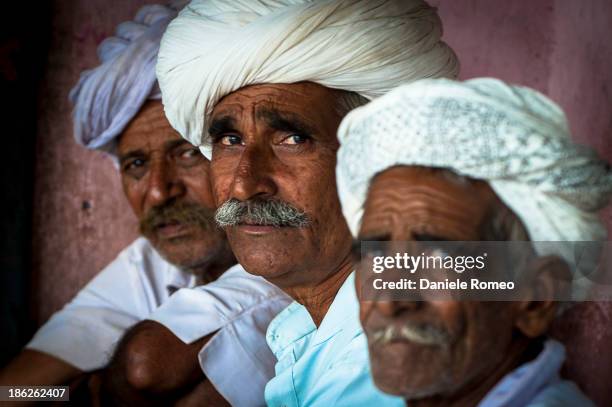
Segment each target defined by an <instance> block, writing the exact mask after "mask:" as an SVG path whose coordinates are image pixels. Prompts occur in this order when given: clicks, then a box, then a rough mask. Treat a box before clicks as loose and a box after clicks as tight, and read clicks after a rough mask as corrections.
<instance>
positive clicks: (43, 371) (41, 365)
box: [0, 349, 83, 407]
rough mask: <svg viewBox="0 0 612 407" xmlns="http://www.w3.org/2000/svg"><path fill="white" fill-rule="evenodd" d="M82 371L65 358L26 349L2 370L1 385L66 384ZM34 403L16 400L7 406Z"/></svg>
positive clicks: (0, 372) (23, 406)
mask: <svg viewBox="0 0 612 407" xmlns="http://www.w3.org/2000/svg"><path fill="white" fill-rule="evenodd" d="M82 373H83V372H81V371H80V370H79V369H77V368H76V367H74V366H72V365H70V364H68V363H66V362H64V361H63V360H60V359H58V358H55V357H53V356H50V355H47V354H45V353H42V352H38V351H35V350H29V349H24V350H23V351H21V353H20V354H19V355H17V356H16V357H15V359H13V360H12V361H11V362H10V363H9V364H8V365H6V366H5V367H4V369H2V370H0V386H54V385H55V386H56V385H65V384H67V383H69V382H71V381H72V380H74V379H76V378H77V377H78V376H80V375H81V374H82ZM34 403H35V402H31V403H29V402H25V401H16V402H14V404H11V403H7V404H6V406H11V405H15V406H22V407H25V406H28V405H33V404H34ZM3 405H4V404H3Z"/></svg>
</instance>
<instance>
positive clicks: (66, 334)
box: [26, 238, 290, 405]
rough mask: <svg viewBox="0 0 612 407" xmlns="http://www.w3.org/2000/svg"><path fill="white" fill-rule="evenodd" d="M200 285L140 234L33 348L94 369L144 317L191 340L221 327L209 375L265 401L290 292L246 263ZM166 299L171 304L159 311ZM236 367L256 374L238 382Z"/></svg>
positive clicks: (204, 361) (206, 367)
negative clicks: (273, 335)
mask: <svg viewBox="0 0 612 407" xmlns="http://www.w3.org/2000/svg"><path fill="white" fill-rule="evenodd" d="M194 286H195V277H194V276H193V275H190V274H188V273H185V272H183V271H181V270H179V269H178V268H177V267H175V266H173V265H172V264H170V263H168V262H167V261H165V260H164V259H163V258H162V257H161V256H160V255H159V254H158V253H157V252H156V251H155V249H154V248H153V247H152V246H151V244H150V243H149V242H148V241H147V240H146V239H144V238H139V239H137V240H135V241H134V242H133V243H132V244H131V245H130V246H128V247H127V248H126V249H124V250H123V251H122V252H121V253H120V254H119V256H118V257H117V258H116V259H115V260H114V261H113V262H112V263H110V264H109V265H108V266H107V267H106V268H104V270H102V271H101V272H100V273H99V274H98V275H97V276H96V277H95V278H94V279H93V280H92V281H90V282H89V283H88V284H87V285H86V286H85V287H84V288H83V289H82V290H81V291H80V292H79V293H78V294H77V295H76V297H75V298H74V299H73V300H72V301H71V302H69V303H68V304H67V305H66V306H64V308H63V309H62V310H60V311H58V312H56V313H55V314H54V315H53V316H52V317H51V318H50V319H49V321H47V323H45V324H44V325H43V326H42V327H41V328H40V329H39V330H38V332H36V334H35V335H34V338H33V339H32V340H31V341H30V343H28V344H27V345H26V348H28V349H32V350H37V351H40V352H43V353H47V354H49V355H52V356H54V357H56V358H59V359H61V360H63V361H65V362H67V363H69V364H71V365H73V366H75V367H77V368H79V369H80V370H83V371H92V370H96V369H99V368H102V367H104V366H106V364H108V362H109V361H110V358H111V356H112V354H113V352H114V349H115V346H116V344H117V343H118V341H119V340H120V339H121V337H122V336H123V334H124V333H125V332H126V331H127V330H128V329H129V328H130V327H131V326H132V325H134V324H136V323H137V322H140V321H142V320H144V319H153V320H155V321H158V322H160V323H162V324H163V325H165V326H167V327H168V328H169V329H171V330H172V331H173V332H174V333H175V334H176V335H177V336H178V337H179V338H181V339H182V340H183V341H185V342H193V341H195V340H197V339H200V338H201V337H203V336H206V335H208V334H210V333H213V332H215V331H216V332H217V333H216V334H215V335H214V336H213V338H211V339H210V340H209V342H208V343H207V345H206V346H205V347H204V348H203V349H202V352H201V353H200V365H201V366H202V369H203V371H204V373H205V374H206V376H207V378H208V379H209V380H210V381H211V382H212V384H213V385H214V386H215V387H216V388H217V390H218V391H219V392H220V393H221V394H222V395H223V396H224V397H225V398H226V399H227V400H228V401H230V402H232V400H233V399H236V397H241V395H236V394H234V393H235V392H236V391H240V393H241V394H242V393H244V394H247V395H249V396H251V397H253V395H254V394H259V393H261V396H260V399H259V400H256V399H254V400H253V403H252V404H251V405H260V404H263V388H264V386H265V383H266V382H267V381H268V380H269V379H270V377H271V376H272V374H273V369H272V368H269V366H273V365H274V363H275V361H276V359H275V358H274V356H273V354H272V353H271V352H270V350H269V348H268V346H267V344H266V339H265V333H266V328H267V325H268V323H269V321H270V320H272V318H274V316H276V314H277V313H278V312H280V311H281V310H282V309H283V308H284V307H285V306H286V305H287V304H288V303H289V301H290V300H289V299H288V297H286V296H285V294H283V293H282V292H281V291H280V290H279V289H278V288H276V287H275V286H273V285H271V284H270V283H268V282H266V281H265V280H264V279H262V278H260V277H255V276H251V275H250V274H248V273H246V272H245V271H244V269H243V268H242V267H241V266H239V265H236V266H234V267H232V268H230V269H229V270H228V271H226V272H225V273H224V274H223V275H221V277H219V279H217V280H216V281H213V282H212V283H209V284H207V285H205V286H200V287H198V289H195V290H188V289H184V290H181V288H188V287H194ZM177 289H178V291H177ZM175 291H177V292H176V293H174V292H175ZM173 293H174V294H173ZM194 293H195V294H196V295H195V296H194ZM171 295H172V297H171ZM194 298H195V299H194ZM169 299H173V301H169V302H167V301H168V300H169ZM164 303H167V304H166V305H168V306H164V307H162V308H160V309H159V312H156V313H154V311H156V310H157V309H158V308H159V307H160V305H162V304H164ZM187 310H188V311H187ZM189 312H191V313H189ZM270 370H272V371H271V372H270ZM234 375H244V376H245V377H249V378H250V381H246V382H245V381H241V382H235V379H234V378H233V376H234ZM268 376H269V377H268Z"/></svg>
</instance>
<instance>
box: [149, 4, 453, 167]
mask: <svg viewBox="0 0 612 407" xmlns="http://www.w3.org/2000/svg"><path fill="white" fill-rule="evenodd" d="M441 35H442V26H441V23H440V19H439V18H438V16H437V14H436V10H435V9H434V8H431V7H429V6H428V5H427V4H426V3H425V2H424V1H423V0H314V1H313V0H233V1H225V0H193V1H192V2H191V3H190V4H189V5H188V6H187V7H186V8H185V9H184V10H183V11H181V13H180V14H179V16H178V17H177V18H176V19H175V20H174V21H173V22H172V23H171V24H170V26H169V27H168V30H167V31H166V33H165V35H164V38H163V39H162V45H161V48H160V52H159V60H158V64H157V77H158V79H159V84H160V87H161V90H162V98H163V102H164V106H165V110H166V115H167V116H168V119H169V121H170V123H171V124H172V126H173V127H174V128H175V129H176V130H177V131H178V132H179V133H180V134H181V135H182V136H183V137H185V138H186V139H188V140H189V141H190V142H191V143H192V144H194V145H197V146H200V147H201V148H202V151H203V152H204V154H205V155H206V156H207V157H209V158H210V144H209V143H206V141H207V140H206V130H207V129H206V127H207V125H206V121H207V118H208V116H209V115H210V114H211V112H212V109H213V107H214V106H215V104H216V103H217V102H218V101H219V100H220V99H221V98H222V97H223V96H225V95H227V94H229V93H231V92H233V91H235V90H237V89H240V88H242V87H245V86H248V85H253V84H262V83H295V82H301V81H310V82H315V83H318V84H321V85H323V86H327V87H329V88H335V89H341V90H347V91H352V92H357V93H359V94H360V95H362V96H364V97H366V98H368V99H373V98H376V97H378V96H381V95H383V94H384V93H386V92H387V91H389V90H391V89H392V88H394V87H396V86H398V85H400V84H402V83H408V82H411V81H414V80H416V79H422V78H428V77H455V76H456V74H457V71H458V63H457V60H456V57H455V54H454V53H453V51H452V50H451V49H450V48H449V47H448V46H447V45H446V44H444V43H443V42H442V41H440V37H441Z"/></svg>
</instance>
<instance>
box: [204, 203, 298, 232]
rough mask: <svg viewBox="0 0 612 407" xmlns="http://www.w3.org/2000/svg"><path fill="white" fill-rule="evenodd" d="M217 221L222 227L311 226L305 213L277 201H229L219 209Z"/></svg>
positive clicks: (216, 215)
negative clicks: (246, 225)
mask: <svg viewBox="0 0 612 407" xmlns="http://www.w3.org/2000/svg"><path fill="white" fill-rule="evenodd" d="M215 221H216V222H217V225H219V226H220V227H228V226H237V225H242V224H250V225H258V226H274V227H294V228H302V227H305V226H308V225H309V224H310V219H309V218H308V216H307V215H306V214H305V213H304V212H303V211H301V210H299V209H297V208H296V207H294V206H293V205H291V204H289V203H287V202H284V201H279V200H275V199H270V200H263V199H251V200H248V201H240V200H238V199H230V200H227V201H225V202H224V203H223V204H222V205H221V206H220V207H219V208H218V209H217V211H216V213H215Z"/></svg>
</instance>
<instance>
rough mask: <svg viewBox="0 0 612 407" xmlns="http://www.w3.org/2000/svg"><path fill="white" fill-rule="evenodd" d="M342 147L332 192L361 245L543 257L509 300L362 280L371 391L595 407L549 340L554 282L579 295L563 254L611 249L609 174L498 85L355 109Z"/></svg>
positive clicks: (415, 86) (542, 100)
mask: <svg viewBox="0 0 612 407" xmlns="http://www.w3.org/2000/svg"><path fill="white" fill-rule="evenodd" d="M338 137H339V139H340V143H341V147H340V150H339V152H338V165H337V169H336V176H337V182H338V192H339V195H340V201H341V202H342V210H343V213H344V216H345V218H346V220H347V222H348V223H349V226H350V228H351V232H352V234H353V235H354V236H355V237H356V238H359V239H360V240H362V241H369V240H386V241H411V242H416V243H418V241H424V240H425V241H430V240H435V241H487V240H493V241H508V240H523V241H531V242H533V243H531V244H530V245H529V246H532V248H533V250H534V252H535V255H536V256H537V257H538V258H537V261H536V262H535V263H533V264H534V265H533V267H534V271H533V273H534V275H535V276H536V277H537V278H535V279H534V280H533V283H532V285H530V286H528V287H526V292H527V293H528V296H527V297H519V298H516V301H493V302H491V301H489V302H486V301H478V300H458V299H456V298H455V299H449V300H446V301H436V300H427V299H423V300H422V301H408V300H401V301H392V300H390V299H388V298H385V299H381V297H378V298H376V297H369V298H366V297H365V295H364V294H363V293H364V292H365V291H364V290H365V287H366V286H364V285H361V282H358V287H357V290H358V291H360V292H361V297H360V300H361V309H360V317H361V322H362V325H363V327H364V330H365V332H366V335H367V336H368V343H369V349H370V360H371V364H372V374H373V376H374V380H375V382H376V384H377V386H378V387H379V388H380V389H382V390H384V391H385V392H388V393H390V394H396V395H400V396H402V397H404V398H405V399H406V400H407V402H408V403H409V404H410V405H411V406H439V405H479V406H487V407H489V406H551V405H555V406H557V405H558V406H591V405H593V404H592V403H591V402H590V401H589V400H587V399H586V398H585V397H584V396H583V395H582V394H581V393H580V391H579V390H578V388H577V387H576V386H575V385H574V384H573V383H571V382H569V381H565V380H562V379H561V378H560V376H559V371H560V368H561V366H562V364H563V361H564V358H565V351H564V348H563V345H561V344H560V343H559V342H556V341H554V340H552V339H548V338H547V336H546V335H547V331H548V328H549V326H550V324H551V322H552V320H553V319H554V318H555V317H556V316H557V315H559V304H558V303H557V302H556V301H555V300H554V299H555V298H559V297H558V296H556V295H555V294H556V293H555V291H556V290H560V289H563V283H559V282H560V281H563V279H564V278H565V279H566V281H567V279H569V280H570V281H572V284H571V287H570V288H571V290H573V293H571V294H572V295H571V297H567V296H565V297H563V298H572V299H574V300H577V299H584V298H586V297H585V293H587V292H588V287H587V285H588V284H586V283H587V282H588V281H587V280H588V279H586V278H581V276H577V275H575V276H574V277H575V278H574V279H572V278H571V273H573V274H577V273H578V269H577V268H576V267H575V266H576V263H575V261H574V257H573V252H572V251H571V250H567V248H570V247H571V246H572V242H585V241H591V242H597V241H602V240H605V239H606V233H605V229H604V228H603V226H602V224H601V222H600V221H599V219H598V216H597V210H599V209H601V208H602V207H604V206H605V205H606V203H607V202H608V201H609V198H610V196H611V195H612V171H611V170H610V166H609V165H608V164H607V163H605V162H604V161H602V160H600V159H598V158H597V156H596V154H594V153H593V152H592V151H591V150H589V149H587V148H584V147H580V146H577V145H575V144H574V143H573V142H572V141H571V138H570V133H569V130H568V126H567V123H566V119H565V115H564V114H563V112H562V111H561V109H560V108H559V107H558V106H557V105H556V104H554V103H553V102H552V101H550V100H549V99H547V98H546V97H544V96H543V95H541V94H540V93H538V92H536V91H533V90H531V89H528V88H523V87H518V86H510V85H507V84H505V83H504V82H501V81H499V80H495V79H474V80H469V81H466V82H456V81H451V80H444V79H436V80H423V81H417V82H415V83H412V84H409V85H405V86H402V87H399V88H398V89H396V90H394V91H392V92H390V93H389V94H387V95H385V96H384V97H382V98H380V99H378V100H376V101H374V102H372V103H371V104H369V105H367V106H364V107H362V108H359V109H356V110H355V111H353V112H352V113H350V114H349V115H348V116H347V117H346V118H345V119H344V121H343V122H342V124H341V126H340V129H339V133H338ZM546 242H548V243H553V242H554V243H553V244H548V245H547V244H545V243H546ZM511 267H512V268H517V270H512V271H513V272H514V273H523V272H524V271H526V270H527V269H522V268H521V269H520V270H518V268H519V267H521V266H519V265H518V261H517V262H515V263H512V265H511ZM361 281H364V280H363V279H362V280H361ZM362 289H363V290H362ZM492 332H495V335H494V336H491V333H492Z"/></svg>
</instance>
